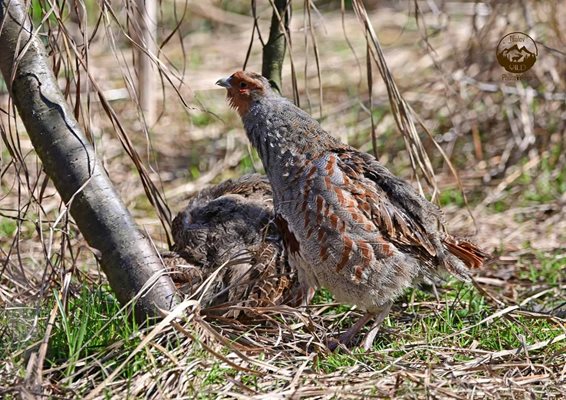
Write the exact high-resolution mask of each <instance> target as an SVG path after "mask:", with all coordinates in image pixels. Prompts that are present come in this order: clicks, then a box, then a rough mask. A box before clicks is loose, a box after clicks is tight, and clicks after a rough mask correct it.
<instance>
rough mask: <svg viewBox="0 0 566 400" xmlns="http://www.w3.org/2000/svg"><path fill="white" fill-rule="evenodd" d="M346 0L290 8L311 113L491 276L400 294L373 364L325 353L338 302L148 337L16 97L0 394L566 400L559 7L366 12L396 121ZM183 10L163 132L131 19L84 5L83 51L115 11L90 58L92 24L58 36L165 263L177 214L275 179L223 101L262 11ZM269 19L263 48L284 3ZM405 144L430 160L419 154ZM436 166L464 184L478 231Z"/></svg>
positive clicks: (172, 325) (58, 59) (71, 80)
mask: <svg viewBox="0 0 566 400" xmlns="http://www.w3.org/2000/svg"><path fill="white" fill-rule="evenodd" d="M225 3H226V2H225ZM334 3H335V2H334ZM334 3H333V2H323V3H322V4H319V8H318V9H314V8H313V9H311V11H310V13H308V12H303V9H302V8H300V7H302V4H301V5H297V7H298V8H297V9H296V10H295V14H294V16H293V20H292V29H291V31H292V32H291V34H292V39H293V47H292V52H293V62H294V64H295V68H296V71H297V80H296V82H295V84H296V87H297V88H298V90H299V94H300V97H301V101H302V103H301V105H302V107H303V108H305V109H306V110H308V111H310V112H311V113H313V115H315V116H316V117H320V118H321V121H322V123H323V126H324V127H325V128H327V129H328V130H329V131H330V132H332V133H333V134H335V135H336V136H338V137H340V138H341V139H343V140H346V141H348V142H349V143H351V144H353V145H355V146H356V147H358V148H361V149H363V150H365V151H372V132H375V135H376V136H375V143H376V144H377V148H376V149H375V150H376V151H377V153H378V155H379V158H380V160H381V161H382V162H384V163H385V164H386V165H387V166H388V167H389V168H391V169H392V170H393V171H395V172H396V173H398V174H399V175H401V176H404V177H406V178H407V179H413V180H414V178H415V177H416V178H423V177H424V178H425V179H423V191H424V192H425V193H428V194H429V195H435V196H436V198H437V199H438V200H439V201H440V203H441V204H443V205H444V206H445V207H444V209H445V211H446V216H447V220H448V225H449V227H450V228H451V230H452V231H456V232H460V233H462V234H467V235H475V240H476V241H478V242H480V243H482V244H484V245H485V246H486V247H487V248H488V249H489V250H490V251H493V252H494V254H495V255H496V256H497V261H496V262H495V263H494V264H493V265H491V266H489V267H487V268H486V269H484V270H483V271H481V272H480V274H479V276H478V277H477V278H476V282H475V285H474V287H469V286H466V285H462V284H459V283H456V282H452V281H450V282H448V283H442V284H440V285H438V288H437V289H436V290H432V289H431V288H428V289H425V290H424V291H421V290H415V291H411V292H409V293H407V295H406V296H404V297H403V298H402V299H400V300H399V302H398V303H397V304H396V306H395V307H394V309H393V311H392V313H391V315H390V317H389V318H388V319H387V320H386V323H385V324H384V327H383V331H382V333H381V335H380V336H379V337H378V341H377V343H376V345H375V346H374V348H373V349H372V350H371V351H369V352H363V351H361V350H358V349H357V348H355V349H353V350H351V351H346V350H342V351H341V352H339V353H336V354H329V353H328V352H327V351H326V347H325V342H326V340H327V339H328V338H329V337H330V336H335V335H336V333H337V332H338V331H339V330H340V329H343V328H344V327H345V326H347V324H348V322H349V320H350V319H352V318H354V316H355V315H356V314H357V311H356V310H350V309H349V308H348V307H344V306H338V305H335V304H332V299H331V298H330V297H329V296H328V295H327V294H326V293H322V294H321V295H319V296H318V298H317V302H316V305H313V306H311V307H309V309H308V310H303V309H290V308H285V307H281V308H276V309H275V308H274V309H257V310H253V311H254V312H255V313H256V314H257V316H256V317H255V318H253V319H252V320H250V321H247V322H246V323H243V322H239V321H234V320H228V319H222V318H218V317H213V316H211V315H207V314H206V312H205V310H201V308H200V304H199V302H198V296H195V297H193V298H188V299H186V300H185V301H184V302H183V303H182V304H181V305H180V306H179V307H178V309H176V310H175V312H174V313H173V314H171V315H170V316H168V318H167V319H165V320H164V321H163V322H162V323H161V324H159V325H157V326H155V327H152V328H138V327H137V326H135V325H133V324H132V323H131V321H130V320H129V319H128V317H127V316H125V315H124V313H123V312H122V311H120V307H119V306H118V305H117V304H116V301H115V300H114V299H113V297H112V295H111V293H110V292H109V289H108V287H107V285H106V284H105V280H104V276H102V274H101V272H100V271H99V269H98V267H97V264H96V260H95V257H94V256H93V255H92V254H91V252H90V250H89V249H88V247H87V246H86V243H85V242H84V240H83V238H82V236H81V235H80V234H79V233H78V231H77V229H76V227H75V226H74V225H73V222H72V221H70V220H68V219H67V218H66V217H65V215H66V214H65V213H64V205H62V204H61V200H60V198H59V197H58V195H57V193H56V192H55V190H54V188H53V187H52V185H51V184H50V182H49V181H48V180H47V179H46V177H45V175H44V174H43V172H42V170H41V165H40V163H39V161H38V159H37V157H36V155H35V153H34V151H33V148H32V146H31V143H30V142H29V139H28V138H27V136H26V134H25V132H24V130H23V128H22V125H21V123H20V122H19V121H18V120H17V119H16V118H14V117H13V110H12V109H11V106H10V105H9V100H8V97H7V95H5V94H4V95H2V99H1V103H0V104H1V109H2V112H1V113H0V118H1V125H0V129H1V133H2V136H3V147H2V148H1V150H2V152H1V160H0V195H1V196H2V201H1V203H0V231H1V234H0V261H2V266H1V268H2V270H1V277H0V307H1V309H2V313H0V359H3V360H4V362H3V363H2V364H0V394H1V395H2V396H4V397H8V398H9V397H10V396H12V397H30V398H31V397H32V396H35V395H43V396H47V397H54V398H56V397H62V398H76V397H84V396H89V397H90V398H106V397H107V398H128V397H129V398H137V397H147V398H178V397H189V398H193V397H196V398H254V397H255V398H299V397H314V398H361V397H364V398H365V397H370V398H371V397H376V398H382V397H401V398H424V397H430V398H527V397H528V398H532V397H534V398H556V399H558V398H563V397H565V396H566V389H565V387H566V367H565V365H566V356H565V354H566V351H565V350H566V346H565V343H566V340H565V339H566V336H565V335H566V322H565V318H566V314H565V304H566V282H565V281H564V276H566V269H565V265H566V258H565V254H566V251H565V249H566V212H565V209H566V208H565V204H566V195H565V193H566V156H565V154H566V152H565V149H566V135H565V134H564V132H565V131H566V129H565V128H566V119H565V117H564V116H565V115H566V82H565V81H564V76H566V67H565V66H566V63H565V62H564V61H565V57H566V56H565V54H564V50H563V49H564V48H565V45H564V44H565V43H566V39H565V36H564V33H563V32H566V26H564V21H566V8H565V7H564V6H563V5H562V4H559V2H536V3H535V2H532V3H524V4H525V5H524V6H519V5H517V4H514V3H509V2H492V3H477V4H476V5H475V6H474V3H467V2H466V3H459V2H448V3H445V5H444V7H443V8H442V9H439V10H435V9H433V10H431V9H430V5H431V4H433V2H416V3H400V4H399V5H393V4H390V5H389V6H380V7H377V8H372V9H370V10H368V20H369V21H370V22H371V24H372V26H373V29H374V30H375V32H376V34H377V37H378V39H379V41H380V43H381V48H382V51H383V60H385V61H386V62H387V66H388V68H389V70H390V72H391V74H392V77H393V78H394V79H395V82H396V85H397V87H398V91H399V93H400V95H401V96H402V97H403V98H404V99H405V101H406V104H405V103H404V104H405V106H404V107H405V108H403V110H404V111H403V113H404V114H403V115H402V117H403V118H404V119H405V122H401V123H400V122H399V120H397V121H396V118H398V115H396V114H395V115H393V114H391V111H390V105H389V101H390V96H391V90H392V89H391V86H390V85H391V82H388V85H389V89H390V90H389V91H388V90H387V89H386V85H384V84H383V82H382V81H381V80H380V79H379V76H378V74H377V71H378V70H379V68H376V65H375V64H371V63H370V65H372V67H371V70H372V72H373V75H372V76H373V79H372V90H371V99H370V96H369V94H370V91H369V90H368V84H367V82H368V66H367V64H368V63H367V62H366V61H367V60H366V56H367V54H369V55H370V57H371V58H372V59H373V56H375V57H378V53H376V51H377V50H376V47H375V45H374V44H373V43H372V41H371V40H370V42H369V43H370V50H369V53H368V43H367V42H366V37H365V32H366V30H365V29H364V25H363V22H364V21H366V19H365V18H362V23H360V22H359V20H358V18H357V17H356V14H354V12H353V11H352V10H351V9H350V8H348V7H346V9H347V11H346V12H345V13H344V14H342V13H341V12H340V7H339V5H337V4H334ZM354 3H356V4H357V5H358V7H359V4H361V2H357V1H356V2H354ZM366 3H371V2H366ZM37 4H43V6H44V8H45V9H50V7H51V6H50V5H49V3H42V2H38V3H37ZM175 4H176V6H177V10H176V12H174V11H173V10H172V8H171V7H172V6H170V5H169V4H167V5H166V4H165V3H164V4H163V6H162V14H161V17H160V18H161V24H160V26H162V27H163V31H162V32H161V36H160V38H161V40H163V39H164V38H169V40H168V41H167V43H165V44H163V46H162V47H161V53H160V60H162V61H163V64H162V67H161V73H162V75H161V76H162V77H163V91H162V93H159V94H158V98H159V99H160V106H159V108H160V111H161V117H160V119H159V120H158V122H157V123H156V124H155V125H154V126H151V127H147V126H145V125H144V123H143V122H142V121H143V119H142V118H141V115H140V111H139V109H138V108H137V106H136V104H135V102H134V101H131V99H130V97H131V93H133V88H132V84H133V81H132V80H133V73H134V72H133V69H132V68H131V66H130V61H129V60H131V50H130V48H129V46H128V45H127V44H128V40H127V38H126V37H125V34H124V32H123V30H122V27H123V26H125V16H124V14H123V12H121V11H119V7H117V6H116V7H115V9H114V14H113V13H112V12H110V10H108V9H105V10H100V9H99V8H98V7H99V6H98V5H96V4H94V3H87V5H88V11H89V15H90V16H89V19H88V21H89V26H88V28H87V29H88V31H89V32H90V33H92V32H93V31H94V29H95V23H96V21H97V18H98V15H102V19H101V23H100V27H99V28H98V31H97V34H96V35H95V36H94V38H93V40H92V43H91V45H90V48H89V51H88V57H87V54H86V53H85V52H84V48H83V47H81V46H80V45H77V46H74V45H71V44H69V43H72V42H68V41H66V39H65V37H66V35H68V36H70V37H74V38H75V40H76V42H80V36H81V35H80V32H81V29H80V27H77V26H76V25H73V22H72V21H70V20H69V19H68V18H67V17H63V19H59V20H58V19H57V18H56V17H55V16H53V15H52V16H51V17H50V18H48V19H47V20H46V21H45V31H46V32H50V35H49V43H50V45H51V48H52V49H58V50H57V51H54V53H53V56H52V57H53V60H54V65H57V66H58V76H59V77H60V79H61V84H62V87H66V88H67V93H68V95H69V96H68V98H69V101H70V102H71V103H73V104H75V103H76V101H77V99H78V101H79V105H80V107H79V108H78V110H79V112H78V115H79V118H80V120H81V122H82V124H83V126H84V127H85V130H86V132H87V134H89V135H91V137H92V138H93V141H94V143H95V144H96V147H97V153H98V154H99V156H100V157H101V158H102V159H103V160H104V163H105V167H106V169H107V170H108V171H109V174H110V176H111V179H112V181H113V182H114V183H115V185H116V187H117V190H118V192H119V194H120V195H121V197H122V198H123V199H124V201H125V202H126V204H127V205H128V207H129V209H130V210H131V211H132V213H133V215H134V217H135V218H136V221H137V222H138V223H139V224H140V226H141V227H142V228H143V229H144V230H146V231H147V232H148V233H149V234H150V235H151V237H152V238H153V240H154V241H155V243H156V245H157V246H158V247H159V248H166V247H167V243H168V240H167V232H166V230H167V229H168V224H167V219H168V217H167V214H168V211H167V207H168V208H169V209H170V210H172V211H173V212H174V211H177V210H180V209H181V208H182V207H183V206H184V202H185V199H186V198H187V196H188V195H190V194H191V193H193V192H194V191H196V190H199V189H201V188H203V187H205V186H206V185H208V184H210V183H213V182H218V181H220V180H222V179H225V178H227V177H230V176H237V175H240V174H242V173H244V172H250V171H251V170H254V169H255V170H261V166H260V163H259V161H258V159H257V157H255V156H254V155H253V154H250V152H249V149H248V145H247V142H246V138H245V135H244V133H243V131H242V129H241V124H240V122H239V121H238V120H237V118H236V115H234V113H233V112H232V111H230V110H229V109H228V107H227V106H226V104H225V102H224V99H223V97H224V94H223V93H222V91H221V90H216V89H215V88H214V82H215V81H216V80H217V79H218V78H219V77H222V76H225V75H227V74H229V73H231V72H233V71H234V70H236V69H238V68H240V67H241V65H242V63H243V61H244V58H245V55H246V49H247V45H248V43H249V39H250V34H251V27H252V26H253V20H252V19H251V18H250V17H247V16H246V15H247V14H246V13H247V8H248V7H249V6H248V4H247V3H240V2H230V5H226V4H225V8H224V9H221V8H220V5H219V4H218V3H211V5H210V6H209V7H202V6H196V5H192V4H188V5H186V4H184V3H182V2H176V3H175ZM223 4H224V3H223ZM306 4H310V3H309V2H307V3H306ZM380 4H381V3H380ZM415 4H417V5H418V6H419V11H418V12H419V14H418V18H415V8H414V7H415ZM184 7H187V9H188V14H186V15H185V16H184V18H182V15H183V12H184V11H183V10H184ZM407 7H410V12H409V8H407ZM36 11H37V12H39V9H38V7H36ZM257 11H258V15H259V16H260V20H259V26H260V29H261V30H262V32H266V27H267V26H268V22H269V16H270V6H269V2H265V4H264V3H261V4H258V7H257ZM358 14H359V15H362V16H363V13H362V14H360V13H358ZM62 15H66V14H65V12H63V13H62ZM113 15H115V17H114V16H113ZM304 21H310V24H309V23H305V22H304ZM59 22H61V23H63V24H64V26H65V27H67V29H68V32H65V31H63V30H62V29H61V26H60V25H59ZM177 22H178V23H179V27H178V29H177V30H174V27H175V26H176V25H177ZM120 24H121V25H120ZM510 30H522V31H525V32H526V33H529V34H530V35H531V36H533V37H534V38H535V39H536V40H537V44H538V48H539V58H538V61H537V63H536V64H535V66H534V67H533V69H532V71H529V75H528V77H527V79H526V80H524V81H517V82H509V81H505V80H503V79H502V75H503V73H504V70H503V69H502V68H501V67H500V66H499V65H498V64H497V62H496V59H495V46H496V44H497V41H498V40H499V38H500V37H501V36H503V34H504V33H506V32H508V31H510ZM311 33H312V35H311ZM345 35H346V37H347V40H346V39H345ZM313 37H316V51H317V53H318V56H319V62H318V63H317V62H316V61H315V53H314V42H313ZM370 39H371V38H370ZM371 46H373V47H371ZM260 50H261V49H260V46H259V45H258V44H257V43H256V44H255V46H254V47H253V48H252V51H251V53H250V60H249V62H248V69H251V70H256V71H257V70H260V65H259V62H260V59H261V57H260ZM77 54H79V58H80V59H81V60H82V62H83V66H86V67H87V69H88V74H89V75H90V77H92V79H93V80H94V81H95V82H96V85H94V83H92V82H91V83H90V84H87V83H86V82H88V79H87V74H86V72H85V71H84V68H83V69H81V72H80V74H81V79H80V81H79V80H78V79H77V77H78V75H77V73H76V72H75V70H76V68H75V65H76V63H75V58H76V56H77ZM317 64H318V65H320V71H319V70H318V69H317ZM319 80H320V82H319ZM283 82H284V88H283V92H284V93H286V94H291V93H292V90H291V86H292V85H291V71H290V67H289V65H288V64H287V66H286V69H285V71H284V78H283ZM320 85H322V91H320V90H319V89H320ZM77 93H80V96H77V95H76V94H77ZM321 93H322V95H321ZM321 96H322V97H321ZM101 99H102V100H101ZM110 108H111V109H112V112H110V111H109V110H110ZM417 117H418V119H417ZM411 120H412V123H413V124H414V127H411V126H410V125H411ZM421 122H422V125H421ZM407 124H408V125H407ZM397 126H408V127H407V129H408V132H409V133H410V134H411V135H413V136H411V137H412V138H413V139H412V140H413V142H411V139H407V140H408V141H407V142H404V141H403V140H402V139H401V137H405V138H406V137H407V136H402V135H400V134H399V132H398V130H397ZM413 129H414V131H413ZM427 132H430V136H429V134H428V133H427ZM405 133H407V132H405ZM415 135H416V136H415ZM433 139H434V140H435V141H436V143H438V145H439V147H437V146H436V144H435V143H434V142H433ZM407 143H413V144H414V145H415V146H419V147H420V150H419V151H418V157H417V158H415V153H413V152H407V150H406V144H407ZM439 149H442V151H443V152H444V153H445V154H446V156H447V157H448V159H449V160H450V161H451V162H452V164H453V165H454V167H455V168H456V169H457V170H458V171H459V175H460V181H461V184H462V186H463V188H464V191H465V193H466V195H467V200H468V202H469V208H470V210H471V212H472V214H473V215H474V217H475V223H474V221H472V220H471V219H470V213H469V211H468V209H467V208H466V207H465V201H464V198H463V196H462V194H461V193H460V191H459V188H458V186H459V185H458V181H457V180H456V178H455V176H454V175H453V174H452V172H451V170H450V168H449V166H448V164H447V163H446V162H445V160H444V159H443V157H442V155H441V154H440V150H439ZM133 159H135V160H136V162H137V167H136V166H135V163H134V161H132V160H133ZM419 160H420V161H419ZM427 160H429V161H427ZM429 164H430V165H429ZM419 165H421V167H420V168H419ZM412 166H413V167H414V169H413V168H411V167H412ZM429 167H430V168H429ZM423 168H424V169H423ZM431 170H434V172H435V174H434V176H433V175H431V174H430V172H431ZM415 171H416V172H415ZM422 171H428V172H424V173H423V172H422ZM427 174H428V175H427ZM140 176H142V177H140ZM142 182H145V185H142V184H141V183H142ZM434 187H437V188H438V189H439V191H435V189H434ZM144 188H145V189H144ZM147 193H150V195H149V197H150V198H152V199H153V200H148V195H147ZM157 194H159V196H161V197H159V196H157ZM161 198H162V199H163V200H161ZM152 204H161V211H159V212H158V211H156V208H155V207H154V206H152ZM61 216H63V217H61ZM160 216H161V220H160ZM161 221H163V223H162V222H161Z"/></svg>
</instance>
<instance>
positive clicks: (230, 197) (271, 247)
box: [163, 174, 301, 317]
mask: <svg viewBox="0 0 566 400" xmlns="http://www.w3.org/2000/svg"><path fill="white" fill-rule="evenodd" d="M172 233H173V239H174V240H175V245H174V247H173V249H172V250H173V251H172V252H169V253H166V254H163V259H164V262H165V263H166V265H167V266H169V267H170V268H171V269H172V271H173V275H172V278H173V280H174V281H175V282H176V283H177V284H178V285H179V287H180V290H181V292H183V293H186V294H193V293H194V292H195V290H196V289H197V288H198V287H199V286H200V285H201V284H202V283H203V282H204V280H205V279H207V278H209V277H211V275H213V274H216V275H215V276H214V279H213V280H212V282H211V285H210V288H209V290H208V291H207V292H206V293H205V294H204V296H203V303H204V305H205V306H207V307H208V308H209V311H212V312H214V313H221V314H223V315H225V316H228V317H240V316H241V315H242V313H240V310H242V309H243V310H244V311H245V310H250V309H251V308H252V307H267V306H273V305H280V304H286V305H291V306H292V305H297V304H299V303H300V302H301V298H300V290H299V285H298V282H297V274H296V270H294V269H292V268H290V266H289V264H288V263H287V260H286V258H285V257H284V256H283V244H282V243H281V237H280V235H279V232H278V230H277V228H276V227H275V226H274V224H273V203H272V198H271V187H270V186H269V182H268V181H267V179H266V178H265V177H264V176H261V175H258V174H252V175H246V176H243V177H241V178H239V179H236V180H227V181H225V182H223V183H221V184H219V185H216V186H213V187H211V188H208V189H204V190H202V191H200V192H199V193H198V194H197V195H196V196H194V197H193V198H191V199H190V200H189V204H188V205H187V207H186V208H185V209H184V210H183V211H182V212H180V213H179V214H178V215H177V217H176V218H175V219H174V220H173V224H172ZM219 268H220V269H219ZM217 269H219V270H218V271H217ZM245 314H247V313H246V312H244V313H243V315H245Z"/></svg>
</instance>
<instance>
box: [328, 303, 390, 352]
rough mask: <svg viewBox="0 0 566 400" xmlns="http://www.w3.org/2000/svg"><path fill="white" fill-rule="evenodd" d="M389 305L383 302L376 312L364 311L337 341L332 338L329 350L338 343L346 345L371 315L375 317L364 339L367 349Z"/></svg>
mask: <svg viewBox="0 0 566 400" xmlns="http://www.w3.org/2000/svg"><path fill="white" fill-rule="evenodd" d="M391 305H392V303H391V302H389V303H387V304H384V306H383V308H382V309H381V310H379V311H378V312H377V313H370V312H366V313H365V314H364V315H363V316H362V317H361V318H360V319H359V320H357V321H356V323H355V324H354V325H352V326H351V327H350V328H349V329H348V330H347V331H346V332H344V333H343V334H342V335H340V338H339V339H338V340H337V341H336V340H334V341H332V342H331V343H329V344H328V348H329V350H330V351H334V350H335V349H336V347H338V346H339V345H340V344H343V345H345V346H347V345H348V344H349V343H350V342H351V341H352V339H353V338H354V336H356V335H357V334H358V333H359V332H360V330H361V329H362V328H363V327H364V326H365V325H366V324H367V323H368V321H369V320H370V319H372V318H373V317H376V318H375V322H374V323H373V328H372V330H371V331H370V332H369V333H368V335H367V336H366V338H365V340H364V349H366V350H368V349H369V348H370V347H371V345H372V344H373V341H374V339H375V336H376V335H377V332H378V331H379V326H380V325H381V323H382V322H383V320H384V319H385V317H386V316H387V314H389V310H390V309H391Z"/></svg>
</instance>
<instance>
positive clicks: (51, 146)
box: [0, 0, 177, 321]
mask: <svg viewBox="0 0 566 400" xmlns="http://www.w3.org/2000/svg"><path fill="white" fill-rule="evenodd" d="M0 29H1V31H0V69H1V71H2V74H3V76H4V79H5V81H6V83H7V85H8V89H9V91H10V95H11V96H12V99H13V101H14V104H15V105H16V107H17V109H18V112H19V114H20V117H21V119H22V121H23V123H24V125H25V127H26V130H27V133H28V135H29V137H30V139H31V141H32V144H33V146H34V148H35V150H36V152H37V154H38V156H39V158H40V159H41V161H42V163H43V167H44V170H45V172H46V173H47V175H48V176H49V178H50V179H51V180H52V181H53V183H54V185H55V187H56V189H57V191H58V192H59V194H60V195H61V197H62V199H63V201H64V202H65V203H66V204H67V206H68V207H69V208H70V213H71V216H72V217H73V219H74V220H75V222H76V223H77V226H78V227H79V229H80V231H81V233H82V234H83V236H84V237H85V239H86V241H87V242H88V244H89V246H90V247H92V248H94V249H96V250H98V251H97V253H98V255H99V257H100V264H101V266H102V269H103V270H104V272H105V273H106V276H107V277H108V281H109V283H110V286H111V287H112V289H113V290H114V292H115V293H116V296H117V297H118V300H119V301H120V302H121V303H122V304H125V303H127V302H128V301H130V300H131V299H132V298H134V297H135V296H136V295H137V294H138V293H139V292H140V289H142V287H144V285H146V284H148V283H151V282H150V281H154V283H153V284H152V285H151V287H150V289H149V290H147V291H146V292H145V293H144V294H143V295H142V296H141V297H140V298H139V299H138V300H137V303H136V307H135V315H136V317H137V319H138V320H140V321H144V320H145V319H146V318H147V317H150V318H151V317H158V316H159V309H163V310H170V309H171V308H172V307H173V306H174V305H175V304H176V301H177V298H176V296H175V287H174V285H173V283H172V281H171V279H170V278H169V277H168V276H165V275H163V274H161V272H162V264H161V261H160V259H159V256H158V255H157V252H156V251H155V249H154V247H153V246H152V243H151V242H150V240H149V239H148V238H147V237H145V236H144V235H143V234H142V232H141V231H140V230H139V229H138V227H137V226H136V225H135V223H134V221H133V220H132V217H131V215H130V214H129V212H128V210H127V209H126V207H125V206H124V204H123V203H122V201H121V200H120V198H119V197H118V195H117V193H116V191H115V190H114V188H113V186H112V183H111V182H110V179H109V178H108V176H107V175H106V173H105V172H104V169H103V168H102V165H101V164H100V162H99V160H98V159H97V157H96V154H95V152H94V150H93V148H92V146H91V145H90V143H88V142H87V140H86V139H85V136H84V133H83V131H82V129H81V128H80V127H79V125H78V123H77V121H76V120H75V118H74V117H73V112H72V110H71V109H70V107H69V105H68V104H67V103H66V102H65V99H64V98H63V95H62V93H61V91H60V89H59V87H58V86H57V81H56V79H55V76H54V75H53V71H52V69H51V67H50V65H49V63H48V61H47V58H46V52H45V48H44V47H43V44H42V43H41V41H40V40H39V39H38V38H37V37H36V36H33V35H32V26H31V22H30V19H29V16H28V12H27V9H26V8H25V6H24V5H23V4H22V2H21V1H19V0H0Z"/></svg>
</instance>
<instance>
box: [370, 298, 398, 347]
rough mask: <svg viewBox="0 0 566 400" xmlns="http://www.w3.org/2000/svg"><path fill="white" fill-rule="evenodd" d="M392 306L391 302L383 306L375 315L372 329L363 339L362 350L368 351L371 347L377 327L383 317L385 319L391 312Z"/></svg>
mask: <svg viewBox="0 0 566 400" xmlns="http://www.w3.org/2000/svg"><path fill="white" fill-rule="evenodd" d="M392 304H393V303H392V302H389V303H387V304H385V305H384V306H383V308H382V309H381V310H380V311H379V312H378V313H377V314H375V315H376V318H375V321H374V323H373V327H372V328H371V330H370V331H369V333H368V334H367V336H366V337H365V339H364V349H365V350H366V351H367V350H369V349H370V348H371V346H372V345H373V341H374V340H375V337H376V335H377V332H379V327H380V326H381V324H382V323H383V320H384V319H385V317H387V314H389V310H391V305H392Z"/></svg>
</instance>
